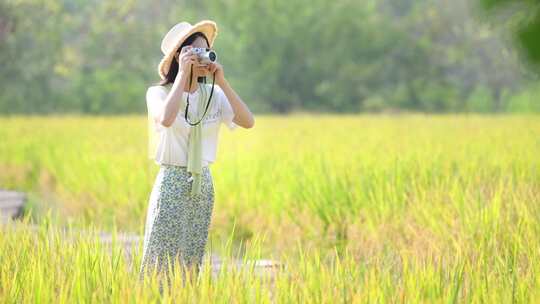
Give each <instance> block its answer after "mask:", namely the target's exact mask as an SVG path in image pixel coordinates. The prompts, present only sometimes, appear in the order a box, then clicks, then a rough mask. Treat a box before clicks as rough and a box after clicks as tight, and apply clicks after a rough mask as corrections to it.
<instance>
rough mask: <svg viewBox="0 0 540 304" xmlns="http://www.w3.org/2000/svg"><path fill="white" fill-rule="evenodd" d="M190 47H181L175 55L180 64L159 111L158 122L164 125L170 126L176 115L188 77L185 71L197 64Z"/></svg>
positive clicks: (195, 56)
mask: <svg viewBox="0 0 540 304" xmlns="http://www.w3.org/2000/svg"><path fill="white" fill-rule="evenodd" d="M190 48H191V46H187V47H185V48H184V49H182V53H181V54H180V55H178V54H177V55H175V56H177V61H178V62H180V63H181V64H180V69H179V71H178V74H176V78H175V79H174V83H173V85H172V88H171V91H170V92H169V95H168V96H167V99H166V100H165V105H164V107H163V112H162V113H161V118H160V123H161V124H162V125H163V126H165V127H170V126H171V125H172V124H173V123H174V120H175V119H176V116H177V115H178V110H179V109H180V100H181V97H182V95H183V94H184V90H185V87H186V84H187V79H188V76H187V75H188V74H189V73H187V72H186V71H189V69H190V68H191V65H192V64H199V63H198V62H197V55H195V54H191V53H189V52H188V51H189V49H190Z"/></svg>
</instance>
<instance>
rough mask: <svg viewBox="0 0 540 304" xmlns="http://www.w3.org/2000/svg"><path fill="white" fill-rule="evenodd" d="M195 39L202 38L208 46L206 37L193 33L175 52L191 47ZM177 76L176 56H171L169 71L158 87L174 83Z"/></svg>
mask: <svg viewBox="0 0 540 304" xmlns="http://www.w3.org/2000/svg"><path fill="white" fill-rule="evenodd" d="M197 37H202V38H204V40H206V45H208V46H210V43H209V42H208V38H206V36H205V35H204V34H203V33H201V32H195V33H193V34H191V35H190V36H189V37H187V38H186V40H184V42H182V45H180V47H179V48H178V49H177V50H176V51H175V52H176V53H178V52H180V51H181V50H182V48H183V47H184V46H187V45H191V44H192V43H193V41H195V39H197ZM177 74H178V61H176V56H173V59H172V61H171V64H170V67H169V71H168V72H167V74H166V75H165V79H161V80H160V81H159V83H158V85H166V84H168V83H172V82H174V79H175V78H176V75H177ZM198 81H199V82H203V81H206V77H199V79H198Z"/></svg>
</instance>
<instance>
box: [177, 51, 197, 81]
mask: <svg viewBox="0 0 540 304" xmlns="http://www.w3.org/2000/svg"><path fill="white" fill-rule="evenodd" d="M191 49H192V47H191V45H187V46H185V47H184V48H182V50H181V51H180V53H176V54H175V55H174V56H175V57H176V61H178V64H179V66H180V69H179V70H180V71H181V72H182V73H186V75H187V74H188V73H189V72H190V68H191V66H192V65H194V64H197V63H198V60H197V54H193V52H192V51H191Z"/></svg>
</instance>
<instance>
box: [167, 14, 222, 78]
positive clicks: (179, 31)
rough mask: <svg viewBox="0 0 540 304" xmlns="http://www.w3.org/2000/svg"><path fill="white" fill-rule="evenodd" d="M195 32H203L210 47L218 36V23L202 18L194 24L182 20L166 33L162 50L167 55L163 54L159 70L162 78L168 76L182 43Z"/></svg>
mask: <svg viewBox="0 0 540 304" xmlns="http://www.w3.org/2000/svg"><path fill="white" fill-rule="evenodd" d="M195 32H201V33H203V34H204V35H205V36H206V38H207V39H208V42H209V43H210V47H212V45H213V44H214V40H215V39H216V36H217V25H216V23H215V22H214V21H211V20H202V21H200V22H198V23H196V24H193V25H191V24H190V23H189V22H180V23H178V24H176V25H175V26H173V27H172V28H171V29H170V30H169V31H168V32H167V34H165V37H163V40H162V41H161V51H162V52H163V54H164V55H165V56H163V58H162V59H161V62H160V63H159V66H158V72H159V76H160V77H161V79H165V78H166V75H167V73H168V72H169V68H170V66H171V62H172V60H173V58H174V55H175V54H176V51H177V50H178V48H179V47H180V45H182V42H184V40H186V38H188V37H189V36H190V35H191V34H193V33H195Z"/></svg>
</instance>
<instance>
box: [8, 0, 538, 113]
mask: <svg viewBox="0 0 540 304" xmlns="http://www.w3.org/2000/svg"><path fill="white" fill-rule="evenodd" d="M536 2H538V1H525V0H523V1H509V0H508V1H504V0H478V1H466V0H452V1H450V0H400V1H391V0H379V1H374V0H366V1H354V0H340V1H332V2H329V1H323V0H311V1H288V0H273V1H257V0H227V1H205V2H202V1H166V0H158V1H142V0H141V1H95V0H85V1H77V0H64V1H58V0H54V1H49V0H4V1H2V2H0V66H1V69H0V113H2V114H12V113H27V114H31V113H36V114H37V113H39V114H45V113H89V114H96V113H99V114H118V113H140V114H142V113H145V112H146V105H145V100H144V96H145V91H146V88H147V87H148V86H150V85H153V84H155V83H157V82H158V80H159V76H158V74H157V65H158V63H159V61H160V59H161V56H162V54H161V51H160V43H161V38H162V37H163V35H164V34H165V33H166V32H167V31H168V29H169V28H170V27H172V26H173V25H174V24H176V23H177V22H180V21H189V22H191V23H195V22H197V21H199V20H201V19H212V20H215V21H216V22H217V23H218V26H219V34H218V38H217V40H216V43H215V49H216V51H217V52H218V56H219V60H220V61H221V62H222V64H223V65H224V68H225V73H226V76H227V77H228V79H229V81H230V82H231V83H232V84H233V86H234V87H235V88H236V89H237V91H238V92H240V93H241V95H242V97H243V99H244V100H245V101H246V102H247V103H248V104H249V106H250V108H251V109H252V111H253V112H255V113H289V112H302V111H309V112H353V113H356V112H365V111H369V112H379V111H423V112H540V103H538V102H537V101H536V100H535V96H537V95H538V93H540V86H539V82H538V77H537V73H536V72H535V71H536V70H537V68H536V62H537V61H539V53H540V52H539V46H538V43H537V42H536V41H537V40H536V39H535V38H536V37H538V35H537V33H538V32H539V22H538V19H539V18H538V17H537V16H538V9H537V4H536Z"/></svg>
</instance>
